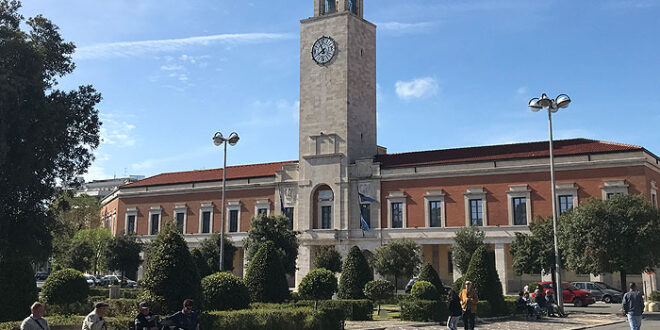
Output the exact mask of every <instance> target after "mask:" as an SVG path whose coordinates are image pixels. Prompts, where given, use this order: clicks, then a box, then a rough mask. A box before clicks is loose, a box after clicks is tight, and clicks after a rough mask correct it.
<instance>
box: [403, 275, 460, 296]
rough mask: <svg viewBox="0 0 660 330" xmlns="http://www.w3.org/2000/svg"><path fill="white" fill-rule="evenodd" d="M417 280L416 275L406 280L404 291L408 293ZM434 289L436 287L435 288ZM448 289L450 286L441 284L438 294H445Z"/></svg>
mask: <svg viewBox="0 0 660 330" xmlns="http://www.w3.org/2000/svg"><path fill="white" fill-rule="evenodd" d="M417 281H419V278H417V277H413V278H411V279H410V281H408V284H406V289H405V292H406V293H408V294H409V293H410V291H411V290H412V287H413V285H415V283H417ZM436 289H437V288H436ZM449 290H451V288H450V287H448V286H445V285H444V284H443V285H442V288H440V294H441V295H446V294H448V293H449Z"/></svg>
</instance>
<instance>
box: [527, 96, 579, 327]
mask: <svg viewBox="0 0 660 330" xmlns="http://www.w3.org/2000/svg"><path fill="white" fill-rule="evenodd" d="M570 103H571V98H570V97H568V95H566V94H559V95H558V96H557V97H556V98H555V99H554V100H553V99H549V98H548V95H546V94H545V93H543V95H541V97H540V98H533V99H531V100H529V104H528V105H529V107H530V109H532V111H534V112H539V111H541V109H544V108H546V109H548V127H549V130H550V184H551V185H552V189H551V190H552V229H553V231H554V240H555V272H556V277H555V278H556V282H555V298H556V300H557V305H558V306H559V310H560V311H561V313H562V314H563V313H564V292H563V290H562V288H561V260H560V258H559V241H558V240H557V195H556V193H555V159H554V155H553V148H552V114H553V113H555V112H557V111H559V109H563V108H567V107H568V105H569V104H570Z"/></svg>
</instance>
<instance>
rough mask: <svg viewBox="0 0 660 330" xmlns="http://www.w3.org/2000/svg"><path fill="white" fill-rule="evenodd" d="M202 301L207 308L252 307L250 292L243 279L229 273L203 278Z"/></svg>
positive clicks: (217, 309)
mask: <svg viewBox="0 0 660 330" xmlns="http://www.w3.org/2000/svg"><path fill="white" fill-rule="evenodd" d="M202 299H203V300H202V301H203V305H204V308H205V309H206V310H216V311H226V310H237V309H245V308H248V307H250V293H249V292H248V289H247V287H246V286H245V283H243V280H242V279H240V278H238V277H236V276H235V275H233V274H229V273H215V274H211V275H209V276H207V277H204V278H203V279H202Z"/></svg>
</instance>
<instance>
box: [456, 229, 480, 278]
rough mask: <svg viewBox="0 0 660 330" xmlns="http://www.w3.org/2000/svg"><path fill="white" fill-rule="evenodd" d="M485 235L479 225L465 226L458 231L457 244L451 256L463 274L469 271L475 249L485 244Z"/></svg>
mask: <svg viewBox="0 0 660 330" xmlns="http://www.w3.org/2000/svg"><path fill="white" fill-rule="evenodd" d="M484 237H485V234H484V232H483V231H481V230H479V228H477V227H465V228H462V229H461V230H459V231H458V232H456V236H455V237H454V242H455V244H454V245H452V247H451V257H452V261H453V263H454V265H456V268H458V270H459V271H460V272H461V274H465V273H466V272H467V270H468V267H469V266H470V259H472V255H473V254H474V251H476V250H477V249H478V248H479V247H480V246H483V245H484Z"/></svg>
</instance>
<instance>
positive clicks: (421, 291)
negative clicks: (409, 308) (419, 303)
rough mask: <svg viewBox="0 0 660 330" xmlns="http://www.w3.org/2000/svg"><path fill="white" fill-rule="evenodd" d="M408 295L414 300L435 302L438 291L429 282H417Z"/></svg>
mask: <svg viewBox="0 0 660 330" xmlns="http://www.w3.org/2000/svg"><path fill="white" fill-rule="evenodd" d="M410 295H411V296H412V297H413V298H415V299H421V300H437V299H438V290H437V289H436V288H435V285H433V284H431V282H427V281H417V282H415V285H413V287H412V289H411V290H410Z"/></svg>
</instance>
